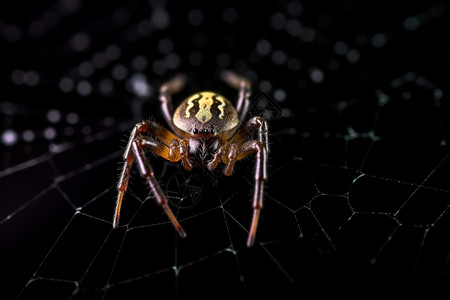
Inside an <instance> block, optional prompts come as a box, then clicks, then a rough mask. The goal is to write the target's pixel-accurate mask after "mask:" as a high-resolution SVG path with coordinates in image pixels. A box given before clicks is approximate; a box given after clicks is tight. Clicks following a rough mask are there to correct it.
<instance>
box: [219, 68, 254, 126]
mask: <svg viewBox="0 0 450 300" xmlns="http://www.w3.org/2000/svg"><path fill="white" fill-rule="evenodd" d="M221 78H222V80H223V81H225V82H226V83H227V84H228V85H229V86H231V87H232V88H235V89H237V90H238V91H239V98H238V101H237V104H236V111H237V113H238V117H239V120H240V122H241V123H242V122H243V120H244V119H245V116H246V115H247V112H248V107H249V105H250V100H249V98H250V95H251V84H250V81H249V80H248V79H247V78H245V77H242V76H239V75H237V74H236V73H234V72H232V71H229V70H227V71H223V72H222V73H221ZM238 127H239V125H238V126H236V129H237V128H238ZM233 133H234V132H233Z"/></svg>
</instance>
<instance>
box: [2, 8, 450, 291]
mask: <svg viewBox="0 0 450 300" xmlns="http://www.w3.org/2000/svg"><path fill="white" fill-rule="evenodd" d="M448 19H449V15H448V6H447V5H445V4H443V3H434V2H433V1H415V2H414V3H407V4H400V3H397V4H396V5H394V4H393V3H382V2H379V1H370V2H369V3H366V2H364V3H362V2H358V1H333V2H332V3H331V2H319V1H314V2H313V1H269V2H268V3H246V4H245V5H244V4H243V2H242V1H240V2H239V1H227V2H219V3H215V2H211V3H206V4H205V3H201V4H200V3H196V2H192V1H183V2H182V1H177V2H175V1H158V0H149V1H109V2H108V3H102V4H99V3H93V1H81V0H60V1H39V2H33V3H29V2H26V1H15V2H14V3H9V2H8V3H2V4H1V10H0V49H1V55H0V65H1V67H0V78H1V79H0V80H1V94H0V95H1V96H0V110H1V111H0V120H1V124H2V127H1V148H0V151H1V153H0V154H1V161H0V189H1V197H0V199H1V200H0V251H1V257H2V260H1V261H2V263H1V270H0V274H1V276H2V280H1V287H2V294H3V295H5V298H4V299H15V298H18V299H37V298H42V297H43V298H45V299H116V298H117V299H119V298H121V299H123V298H126V299H141V298H145V299H149V298H152V297H156V298H161V299H162V298H165V299H172V298H177V299H192V297H200V298H205V297H210V298H229V297H238V298H246V297H247V298H255V297H257V296H261V295H268V293H276V294H277V295H278V296H279V297H282V296H285V297H286V298H288V297H290V296H291V295H294V296H295V297H296V298H299V297H303V296H305V295H307V294H311V295H314V296H320V295H324V294H330V295H337V294H340V295H345V296H347V297H352V296H354V297H365V296H366V295H368V294H373V293H379V294H380V295H381V296H386V295H388V294H390V295H391V294H392V293H398V295H403V296H404V295H409V294H414V293H416V292H418V291H419V290H423V291H426V292H428V293H434V292H437V291H440V289H439V287H445V286H446V285H447V286H448V284H447V283H446V282H448V280H449V265H448V263H449V257H450V252H449V250H450V244H449V229H450V225H449V211H448V208H449V205H450V183H449V180H448V175H449V173H450V160H449V158H448V138H449V130H448V129H449V125H448V124H449V111H448V110H449V105H448V82H449V76H448V74H449V73H448V71H449V49H448V29H447V28H448V27H449V24H448V23H449V22H448ZM224 69H230V70H233V71H235V72H237V73H239V74H241V75H243V76H246V77H247V78H249V79H250V80H251V82H252V85H253V86H252V87H253V96H252V98H251V101H252V102H251V103H252V104H251V111H250V115H262V116H264V117H266V118H267V119H268V121H269V128H270V141H271V144H270V148H271V153H270V159H269V169H268V170H269V180H268V182H267V186H266V191H265V209H264V210H263V212H262V217H261V222H260V228H259V231H258V234H257V242H256V244H255V246H254V247H253V248H251V249H248V248H246V247H245V239H246V236H247V230H248V227H249V224H250V217H251V208H250V206H251V205H250V199H251V193H252V188H253V180H252V178H253V166H254V161H253V159H247V160H244V161H242V162H240V163H238V164H237V165H236V170H235V172H234V174H233V176H231V177H224V176H223V175H221V173H220V170H217V171H215V172H208V171H205V170H201V169H200V170H194V171H192V172H187V171H185V170H184V169H183V168H182V167H181V166H180V165H179V164H172V163H167V162H164V161H162V160H161V159H159V158H157V157H155V156H151V155H149V158H150V160H151V162H152V165H153V166H154V168H155V170H156V172H157V174H158V179H159V180H160V182H161V185H162V188H163V190H164V191H165V192H166V193H167V194H168V195H169V198H170V199H171V206H172V208H173V209H174V211H175V212H176V213H177V215H178V218H179V220H180V221H181V223H182V225H183V226H184V228H185V229H186V231H187V234H188V236H187V238H186V239H179V238H178V237H177V235H176V234H175V232H174V230H173V228H172V227H171V225H170V223H168V221H167V218H166V217H165V215H164V214H163V212H162V211H161V209H160V208H159V207H157V206H156V205H155V204H154V201H153V199H152V198H151V195H149V190H148V188H146V187H145V184H144V183H143V182H142V180H140V178H139V176H138V174H137V172H136V170H134V171H133V174H132V177H133V178H132V182H131V183H130V188H129V191H128V192H127V194H126V195H125V200H124V204H123V216H122V220H121V221H122V222H121V225H122V227H120V228H119V229H117V230H112V228H111V222H112V214H113V209H114V204H115V193H116V192H115V185H116V181H117V177H118V173H119V167H120V164H119V163H120V162H121V153H122V151H123V147H124V146H125V141H126V139H127V135H128V134H129V132H130V130H131V128H132V127H133V125H134V124H135V123H136V122H138V121H140V120H143V119H145V118H149V119H152V120H155V121H157V122H160V123H162V124H164V120H163V118H162V115H161V112H160V110H159V107H158V100H157V90H158V88H159V86H160V85H161V83H162V82H164V81H165V80H167V79H169V78H171V77H172V76H174V75H175V74H177V73H179V72H183V73H185V74H186V75H187V76H188V85H187V87H186V89H185V90H184V91H183V92H182V93H181V94H180V95H179V96H178V97H175V100H174V101H175V102H177V101H180V100H181V99H183V98H184V97H186V96H188V95H190V93H193V92H195V91H198V90H215V91H218V92H220V93H222V94H224V95H226V96H227V98H229V99H230V100H231V101H235V99H236V98H237V94H236V91H233V90H231V89H230V88H229V87H227V86H225V84H224V83H222V82H221V81H220V80H219V74H220V72H221V71H222V70H224ZM444 293H445V295H448V291H444ZM2 299H3V297H2Z"/></svg>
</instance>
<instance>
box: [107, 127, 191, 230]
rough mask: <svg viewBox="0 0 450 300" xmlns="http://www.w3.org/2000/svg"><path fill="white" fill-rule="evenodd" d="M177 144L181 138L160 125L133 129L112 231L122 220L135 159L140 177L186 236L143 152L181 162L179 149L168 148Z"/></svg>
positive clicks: (127, 149) (120, 183) (125, 158)
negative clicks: (122, 210)
mask: <svg viewBox="0 0 450 300" xmlns="http://www.w3.org/2000/svg"><path fill="white" fill-rule="evenodd" d="M141 132H148V133H151V134H152V135H154V136H155V137H157V138H158V140H156V139H154V138H152V137H148V136H144V135H142V134H141ZM175 141H176V142H178V138H177V137H176V136H175V135H174V134H173V133H171V132H170V131H169V130H167V129H165V128H164V127H162V126H161V125H159V124H158V123H156V122H152V121H143V122H140V123H138V124H136V126H135V127H134V129H133V130H132V132H131V134H130V138H129V141H128V144H127V146H126V148H125V152H124V155H123V159H124V165H123V168H122V173H121V176H120V179H119V183H118V185H117V190H118V195H117V201H116V209H115V214H114V220H113V228H116V227H118V225H119V218H120V210H121V206H122V200H123V196H124V193H125V191H126V190H127V186H128V180H129V176H130V171H131V167H132V164H133V162H134V160H135V159H136V160H137V163H138V167H139V170H140V174H141V176H142V177H144V178H145V179H146V180H147V181H148V183H149V186H150V188H151V190H152V192H153V194H154V196H155V199H156V202H157V204H159V205H160V206H162V208H163V209H164V211H165V213H166V214H167V216H168V217H169V219H170V220H171V222H172V224H173V225H174V227H175V228H176V229H177V231H178V233H179V234H180V236H181V237H185V236H186V233H185V232H184V230H183V228H182V227H181V225H180V224H179V222H178V221H177V219H176V218H175V216H174V214H173V212H172V211H171V209H170V208H169V206H168V204H167V198H166V196H165V195H164V193H163V192H162V190H161V187H160V186H159V184H158V182H157V181H156V178H155V176H154V173H153V169H152V168H151V166H150V164H149V163H148V160H147V158H146V157H145V153H144V150H149V151H151V152H153V153H155V154H157V155H159V156H161V157H163V158H165V159H167V160H170V161H178V160H180V159H181V155H180V154H179V150H177V149H175V152H173V151H171V149H170V147H169V146H168V145H170V144H173V143H175Z"/></svg>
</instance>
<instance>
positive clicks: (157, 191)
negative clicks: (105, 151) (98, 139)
mask: <svg viewBox="0 0 450 300" xmlns="http://www.w3.org/2000/svg"><path fill="white" fill-rule="evenodd" d="M150 143H151V142H150V141H149V140H135V141H134V142H133V144H132V147H133V153H134V156H135V157H136V161H137V165H138V167H139V173H140V174H141V177H142V178H144V179H146V180H147V182H148V185H149V186H150V189H151V190H152V192H153V195H154V197H155V200H156V203H157V204H158V205H159V206H161V207H162V208H163V209H164V212H165V213H166V214H167V216H168V217H169V219H170V221H171V222H172V224H173V226H174V227H175V229H176V230H177V232H178V234H179V235H180V236H181V237H186V232H185V231H184V229H183V227H181V225H180V223H179V222H178V220H177V218H176V217H175V215H174V214H173V212H172V210H171V209H170V207H169V205H168V201H167V197H166V195H164V192H163V191H162V189H161V187H160V186H159V184H158V181H157V180H156V177H155V173H154V172H153V169H152V167H151V166H150V164H149V162H148V160H147V158H146V156H145V152H144V149H143V147H142V145H145V146H146V148H147V147H149V146H152V145H151V144H150Z"/></svg>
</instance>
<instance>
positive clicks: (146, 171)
mask: <svg viewBox="0 0 450 300" xmlns="http://www.w3.org/2000/svg"><path fill="white" fill-rule="evenodd" d="M221 78H222V80H223V81H225V82H226V83H227V84H228V85H229V86H231V87H232V88H234V89H236V90H238V92H239V98H238V101H237V105H236V108H235V107H234V106H233V105H232V103H231V102H230V101H229V100H227V99H226V98H225V97H223V96H222V95H219V94H217V93H214V92H210V91H203V92H199V93H196V94H194V95H192V96H190V97H188V98H187V99H185V100H184V101H183V102H182V103H181V104H180V105H179V106H178V108H177V109H176V110H175V112H174V110H173V106H172V95H174V94H176V93H178V92H180V91H181V90H182V89H183V87H184V85H185V83H186V77H185V76H184V75H182V74H180V75H177V76H175V77H173V78H172V79H171V80H169V81H167V82H165V83H164V84H162V86H161V88H160V94H159V100H160V103H161V108H162V112H163V116H164V118H165V120H166V122H167V124H168V125H169V127H170V129H171V131H170V130H168V129H166V128H164V127H163V126H161V125H159V124H158V123H156V122H154V121H150V120H145V121H142V122H139V123H137V124H136V125H135V127H134V129H133V130H132V131H131V134H130V137H129V140H128V144H127V146H126V148H125V152H124V154H123V160H124V164H123V168H122V172H121V175H120V179H119V182H118V185H117V190H118V195H117V202H116V209H115V214H114V220H113V227H114V228H117V227H118V225H119V217H120V209H121V206H122V200H123V195H124V193H125V191H126V190H127V186H128V180H129V176H130V170H131V167H132V164H133V162H134V161H136V163H137V166H138V168H139V173H140V175H141V177H143V178H144V179H145V180H146V181H147V182H148V185H149V186H150V189H151V191H152V193H153V195H154V198H155V200H156V203H157V204H158V205H159V206H161V207H162V208H163V209H164V212H165V213H166V214H167V216H168V218H169V219H170V221H171V222H172V224H173V226H174V227H175V229H176V231H177V232H178V234H179V235H180V236H181V237H183V238H184V237H186V232H185V231H184V229H183V227H182V226H181V224H180V223H179V222H178V220H177V218H176V217H175V215H174V213H173V212H172V210H171V209H170V207H169V205H168V201H167V197H166V195H165V194H164V192H163V191H162V189H161V187H160V185H159V184H158V181H157V180H156V178H155V174H154V172H153V169H152V167H151V165H150V163H149V162H148V160H147V157H146V154H145V151H149V152H152V153H154V154H156V155H158V156H160V157H162V158H164V159H166V160H168V161H172V162H178V161H181V163H182V165H183V166H184V168H185V169H186V170H188V171H190V170H192V169H193V168H194V167H196V166H203V167H206V168H208V169H209V170H214V169H215V168H216V167H217V165H218V164H219V163H220V162H222V163H223V164H224V165H225V166H224V168H223V173H224V174H225V175H226V176H230V175H231V174H232V173H233V169H234V165H235V163H236V162H237V161H239V160H241V159H243V158H246V157H247V156H249V155H253V154H254V155H255V156H256V167H255V176H254V179H255V187H254V192H253V217H252V223H251V227H250V231H249V233H248V239H247V246H248V247H251V246H253V244H254V242H255V235H256V230H257V227H258V221H259V216H260V212H261V209H262V207H263V193H264V182H265V181H266V179H267V171H266V165H267V156H268V152H269V150H268V127H267V122H266V121H265V120H264V118H262V117H258V116H257V117H252V118H251V119H249V120H248V121H247V122H245V123H244V121H243V120H244V119H245V117H246V115H247V111H248V107H249V103H250V101H249V97H250V94H251V91H250V89H251V86H250V82H249V81H248V80H247V79H246V78H244V77H242V76H240V75H237V74H236V73H234V72H232V71H223V72H222V73H221ZM144 133H145V134H144ZM254 134H256V135H257V139H254V140H253V139H251V138H252V136H253V135H254Z"/></svg>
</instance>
